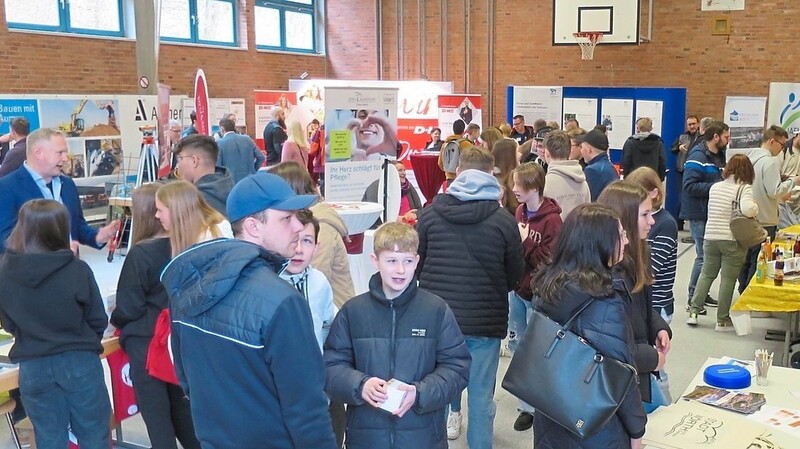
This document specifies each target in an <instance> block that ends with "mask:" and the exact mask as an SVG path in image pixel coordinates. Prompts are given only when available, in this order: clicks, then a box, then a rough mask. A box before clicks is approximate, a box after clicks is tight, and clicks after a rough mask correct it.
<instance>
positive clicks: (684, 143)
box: [670, 115, 700, 230]
mask: <svg viewBox="0 0 800 449" xmlns="http://www.w3.org/2000/svg"><path fill="white" fill-rule="evenodd" d="M699 125H700V121H699V119H698V118H697V116H696V115H690V116H688V117H686V132H685V133H683V134H681V135H680V136H678V138H677V139H675V142H673V143H672V147H671V148H670V151H671V152H672V154H675V155H676V156H675V171H677V172H678V195H679V196H680V194H681V191H682V190H683V165H684V164H685V163H686V156H687V155H688V154H689V150H691V149H692V148H694V146H695V145H697V141H698V139H699V138H700V133H699V132H698V126H699ZM680 213H681V202H680V201H678V215H680ZM678 229H681V230H683V220H678Z"/></svg>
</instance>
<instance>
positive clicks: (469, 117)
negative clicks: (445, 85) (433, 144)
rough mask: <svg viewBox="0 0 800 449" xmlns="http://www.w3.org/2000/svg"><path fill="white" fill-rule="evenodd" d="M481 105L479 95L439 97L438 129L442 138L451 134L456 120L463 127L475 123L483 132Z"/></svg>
mask: <svg viewBox="0 0 800 449" xmlns="http://www.w3.org/2000/svg"><path fill="white" fill-rule="evenodd" d="M481 105H482V103H481V96H480V95H472V94H457V95H439V125H438V128H439V129H441V130H442V138H444V137H446V136H448V135H450V134H452V132H453V123H455V122H456V121H457V120H461V121H463V122H464V125H469V124H470V123H475V124H476V125H478V126H480V127H481V130H483V117H482V116H483V111H482V109H481V107H482V106H481ZM465 128H466V126H465Z"/></svg>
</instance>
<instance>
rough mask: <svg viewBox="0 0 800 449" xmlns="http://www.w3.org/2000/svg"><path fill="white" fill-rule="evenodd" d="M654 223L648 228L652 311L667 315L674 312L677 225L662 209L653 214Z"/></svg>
mask: <svg viewBox="0 0 800 449" xmlns="http://www.w3.org/2000/svg"><path fill="white" fill-rule="evenodd" d="M653 220H655V223H654V224H653V227H651V228H650V234H649V235H648V236H647V243H648V244H649V245H650V267H651V268H652V270H653V309H655V311H656V312H658V313H661V310H662V309H664V310H665V312H666V314H667V315H672V314H673V313H674V311H675V296H674V295H673V293H672V287H673V286H674V285H675V269H676V267H677V263H678V224H677V223H675V219H674V218H672V215H670V214H669V212H667V211H665V210H664V209H663V208H662V209H659V210H657V211H656V212H654V213H653Z"/></svg>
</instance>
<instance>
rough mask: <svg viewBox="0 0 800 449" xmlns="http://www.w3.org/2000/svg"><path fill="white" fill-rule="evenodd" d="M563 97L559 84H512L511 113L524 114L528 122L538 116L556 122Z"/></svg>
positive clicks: (536, 118) (558, 119)
mask: <svg viewBox="0 0 800 449" xmlns="http://www.w3.org/2000/svg"><path fill="white" fill-rule="evenodd" d="M563 98H564V88H563V87H561V86H514V104H513V105H512V108H511V110H512V114H511V115H512V116H513V115H522V116H524V117H525V123H528V124H532V123H533V122H534V121H535V120H538V119H540V118H541V119H545V120H547V121H548V122H549V121H554V122H556V123H558V122H561V119H562V117H561V110H562V101H563ZM592 126H594V125H592ZM590 129H591V128H590Z"/></svg>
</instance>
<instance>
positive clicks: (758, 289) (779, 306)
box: [731, 225, 800, 366]
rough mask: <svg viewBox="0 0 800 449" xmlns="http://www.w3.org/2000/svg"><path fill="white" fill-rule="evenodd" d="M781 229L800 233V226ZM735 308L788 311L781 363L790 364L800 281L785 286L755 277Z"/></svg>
mask: <svg viewBox="0 0 800 449" xmlns="http://www.w3.org/2000/svg"><path fill="white" fill-rule="evenodd" d="M780 233H789V234H797V233H800V226H798V225H795V226H790V227H788V228H784V229H781V230H780V231H779V234H780ZM778 243H779V244H781V246H782V247H786V245H787V244H788V242H781V241H778ZM731 311H732V312H773V313H785V314H786V316H787V325H786V332H785V334H784V341H783V356H782V358H781V363H782V364H783V366H789V347H790V346H791V343H792V339H793V338H794V337H796V336H797V335H798V332H797V327H798V325H800V282H798V281H789V280H785V281H784V282H783V285H782V286H780V287H776V286H775V285H774V283H773V281H772V279H767V280H765V281H764V283H761V284H759V283H758V282H756V280H755V279H752V280H751V281H750V283H749V284H748V285H747V288H746V289H745V291H744V292H743V293H742V295H741V296H739V299H737V300H736V302H735V303H733V305H732V306H731Z"/></svg>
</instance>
